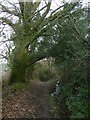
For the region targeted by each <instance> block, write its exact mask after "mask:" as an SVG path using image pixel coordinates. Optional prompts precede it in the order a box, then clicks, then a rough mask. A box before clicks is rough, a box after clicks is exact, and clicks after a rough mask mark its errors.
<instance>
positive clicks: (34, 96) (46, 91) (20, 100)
mask: <svg viewBox="0 0 90 120" xmlns="http://www.w3.org/2000/svg"><path fill="white" fill-rule="evenodd" d="M54 85H55V81H53V82H52V83H51V82H40V81H33V80H32V81H30V89H26V90H23V91H20V92H13V93H12V92H10V90H9V89H7V90H6V91H4V90H3V91H4V93H3V117H4V118H53V113H52V109H51V108H50V106H49V103H48V96H49V95H50V90H51V89H52V86H54ZM7 91H8V92H7ZM5 96H8V97H7V99H5Z"/></svg>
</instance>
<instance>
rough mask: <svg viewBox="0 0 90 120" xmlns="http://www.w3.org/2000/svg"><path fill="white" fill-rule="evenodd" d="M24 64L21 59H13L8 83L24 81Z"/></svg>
mask: <svg viewBox="0 0 90 120" xmlns="http://www.w3.org/2000/svg"><path fill="white" fill-rule="evenodd" d="M25 76H26V65H25V63H23V62H22V61H14V62H13V66H12V71H11V77H10V81H9V84H11V83H18V82H25Z"/></svg>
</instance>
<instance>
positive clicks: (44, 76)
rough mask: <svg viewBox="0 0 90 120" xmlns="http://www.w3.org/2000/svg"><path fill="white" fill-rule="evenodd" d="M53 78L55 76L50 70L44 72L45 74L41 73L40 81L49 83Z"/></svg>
mask: <svg viewBox="0 0 90 120" xmlns="http://www.w3.org/2000/svg"><path fill="white" fill-rule="evenodd" d="M53 77H54V76H53V74H52V73H51V72H50V71H49V70H44V71H43V72H41V74H40V76H39V79H40V80H41V81H48V80H50V79H52V78H53Z"/></svg>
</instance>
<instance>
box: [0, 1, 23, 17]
mask: <svg viewBox="0 0 90 120" xmlns="http://www.w3.org/2000/svg"><path fill="white" fill-rule="evenodd" d="M0 6H1V7H2V10H3V11H2V12H7V13H9V14H12V15H15V16H18V17H20V16H21V14H20V13H19V12H17V11H16V10H12V11H11V10H9V9H8V8H7V7H6V6H4V5H2V4H1V3H0Z"/></svg>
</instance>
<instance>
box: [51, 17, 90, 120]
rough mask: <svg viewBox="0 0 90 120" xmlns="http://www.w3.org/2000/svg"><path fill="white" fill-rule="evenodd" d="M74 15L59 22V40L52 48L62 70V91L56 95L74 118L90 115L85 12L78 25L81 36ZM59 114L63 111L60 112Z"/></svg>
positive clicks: (56, 61) (55, 38)
mask: <svg viewBox="0 0 90 120" xmlns="http://www.w3.org/2000/svg"><path fill="white" fill-rule="evenodd" d="M81 16H82V15H81ZM71 23H72V19H71V18H68V19H66V22H62V24H61V23H60V21H58V22H57V27H56V29H57V31H56V32H55V36H56V37H53V39H54V40H55V41H56V43H54V45H53V47H52V49H51V55H52V56H53V57H54V58H55V63H56V65H57V66H58V68H59V69H60V70H61V69H62V71H63V76H62V78H61V82H60V94H59V96H58V97H57V102H58V105H59V107H60V109H61V108H63V107H64V105H65V104H66V108H68V109H69V111H70V112H71V118H87V117H88V81H87V74H86V73H87V56H88V53H87V46H86V44H85V43H84V42H83V40H82V39H84V40H85V41H87V38H86V35H87V33H86V31H87V22H86V16H83V19H81V18H78V20H77V24H76V26H77V29H78V30H79V33H80V34H79V36H78V34H76V31H74V29H73V24H71ZM59 114H60V113H59Z"/></svg>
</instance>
